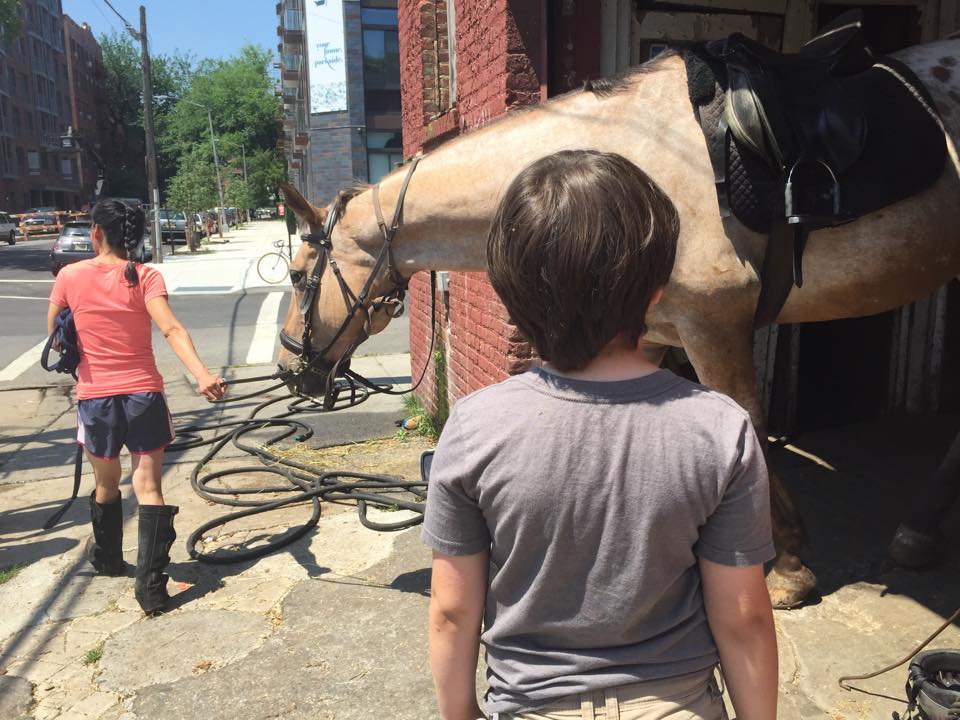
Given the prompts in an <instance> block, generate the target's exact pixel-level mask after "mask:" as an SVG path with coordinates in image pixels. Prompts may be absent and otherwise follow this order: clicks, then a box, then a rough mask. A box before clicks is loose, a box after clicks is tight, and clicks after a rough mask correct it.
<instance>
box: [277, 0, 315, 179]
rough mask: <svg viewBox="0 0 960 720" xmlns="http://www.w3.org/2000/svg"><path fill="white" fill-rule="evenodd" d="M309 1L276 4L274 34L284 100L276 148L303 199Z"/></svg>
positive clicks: (307, 134)
mask: <svg viewBox="0 0 960 720" xmlns="http://www.w3.org/2000/svg"><path fill="white" fill-rule="evenodd" d="M308 1H309V0H281V2H278V3H277V18H278V24H277V35H278V36H279V38H280V42H279V43H278V44H277V52H279V54H280V62H279V69H280V85H279V87H278V88H277V94H278V95H280V96H281V97H282V98H283V121H282V122H283V134H282V135H281V138H280V141H279V145H278V149H279V150H280V151H281V152H282V153H283V155H284V157H285V158H286V160H287V170H288V173H289V180H290V182H291V183H292V184H293V185H294V187H296V188H297V189H298V190H299V191H300V192H301V193H302V194H303V195H304V196H305V197H307V198H311V197H312V196H313V193H312V192H311V188H310V180H311V175H310V153H309V146H310V69H309V66H308V63H307V62H306V52H305V50H306V47H307V23H306V15H305V11H304V4H305V2H308Z"/></svg>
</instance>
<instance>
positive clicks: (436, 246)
mask: <svg viewBox="0 0 960 720" xmlns="http://www.w3.org/2000/svg"><path fill="white" fill-rule="evenodd" d="M898 57H899V59H900V60H901V61H903V62H905V63H906V64H907V65H908V66H909V67H911V69H913V70H914V72H916V74H917V75H918V77H920V79H921V80H922V82H923V83H924V84H925V85H926V86H927V88H928V89H929V91H930V94H931V95H932V96H933V98H934V100H935V102H936V104H937V106H938V109H939V111H940V114H941V116H942V118H943V124H944V132H945V135H946V140H947V147H948V153H949V157H948V160H947V163H946V167H945V170H944V173H943V175H942V177H941V179H940V180H939V181H938V182H937V183H936V184H934V185H933V186H932V187H930V188H929V189H927V190H925V191H924V192H922V193H920V194H918V195H915V196H914V197H912V198H910V199H908V200H905V201H902V202H899V203H897V204H895V205H892V206H890V207H887V208H885V209H883V210H881V211H878V212H874V213H872V214H870V215H867V216H865V217H863V218H861V219H859V220H858V221H856V222H855V223H851V224H848V225H843V226H839V227H835V228H831V229H825V230H821V231H817V232H814V233H812V234H811V236H810V238H809V241H808V244H807V248H806V253H805V257H804V275H805V278H806V279H805V282H804V285H803V287H802V288H794V289H793V290H792V292H791V293H790V296H789V298H788V299H787V302H786V304H785V305H784V307H783V309H782V310H781V312H780V315H779V316H778V318H777V322H778V323H801V322H812V321H819V320H834V319H837V318H851V317H858V316H864V315H872V314H875V313H879V312H883V311H886V310H890V309H892V308H895V307H897V306H899V305H903V304H905V303H909V302H912V301H914V300H916V299H918V298H922V297H925V296H927V295H929V294H930V293H932V292H933V291H935V290H936V289H937V288H939V287H940V286H942V285H943V284H944V283H946V282H948V281H949V280H950V279H951V278H953V277H956V276H957V275H958V274H960V233H958V232H957V228H958V227H960V202H958V198H960V163H958V159H957V151H956V146H957V144H958V143H960V62H958V61H960V40H947V41H942V42H937V43H931V44H928V45H922V46H916V47H914V48H910V49H908V50H905V51H903V52H901V53H899V54H898ZM571 148H591V149H596V150H602V151H608V152H617V153H620V154H621V155H624V156H625V157H627V158H628V159H630V160H631V161H633V162H634V163H636V164H637V165H638V166H640V167H641V168H643V170H644V171H646V172H647V173H648V174H649V175H650V176H651V177H653V178H654V180H655V181H656V182H657V183H658V184H659V185H660V187H662V188H663V189H664V190H665V191H666V192H667V194H669V196H670V197H671V198H672V199H673V202H674V204H675V205H676V207H677V210H678V211H679V213H680V218H681V232H680V238H679V246H678V251H677V259H676V266H675V268H674V270H673V275H672V277H671V279H670V282H669V284H668V285H667V287H666V289H665V292H664V295H663V300H662V301H661V302H660V303H659V304H658V305H657V306H656V308H655V309H654V311H653V313H652V315H651V318H650V322H649V328H650V330H649V334H648V335H647V341H648V343H649V346H650V349H651V351H652V352H653V353H655V354H658V355H660V357H662V353H663V352H665V350H666V348H667V347H668V346H679V347H683V348H684V349H685V350H686V353H687V355H688V357H689V358H690V360H691V362H692V363H693V366H694V367H695V368H696V371H697V374H698V375H699V377H700V379H701V381H702V382H703V383H704V384H706V385H708V386H710V387H712V388H715V389H717V390H719V391H721V392H723V393H725V394H727V395H729V396H730V397H732V398H733V399H734V400H736V401H737V402H738V403H740V405H742V406H743V407H744V408H746V409H747V410H748V411H749V412H750V413H751V415H752V417H753V419H754V422H755V424H756V427H757V429H758V434H759V436H760V437H765V434H764V422H765V420H764V417H763V411H762V408H761V403H760V401H759V395H758V389H757V383H756V373H755V370H754V365H753V353H752V348H753V336H754V327H753V319H754V311H755V308H756V305H757V298H758V294H759V289H760V288H759V280H758V268H759V267H760V264H761V263H762V261H763V256H764V249H765V246H766V242H767V238H766V237H765V236H764V235H761V234H757V233H755V232H752V231H750V230H748V229H746V228H745V227H744V226H743V225H741V224H740V223H739V222H737V221H736V220H735V219H733V218H721V215H720V211H719V208H718V203H717V193H716V190H715V188H714V172H713V169H712V167H711V164H710V158H709V156H708V153H707V146H706V143H705V141H704V136H703V132H702V131H701V128H700V126H699V125H698V123H697V121H696V119H695V118H694V114H693V112H692V110H691V107H690V100H689V99H688V92H687V75H686V71H685V68H684V64H683V61H682V59H681V58H680V57H677V56H669V57H665V58H662V59H659V60H656V61H653V62H652V63H650V64H648V65H647V66H644V67H643V68H642V69H641V70H640V71H635V72H634V73H632V74H630V75H628V76H627V77H626V79H625V80H624V83H623V88H622V89H620V90H618V91H617V92H614V93H603V94H602V95H601V94H598V93H594V92H591V91H590V90H589V89H585V90H582V91H575V92H572V93H568V94H566V95H563V96H561V97H558V98H555V99H552V100H550V101H547V102H544V103H542V104H541V105H538V106H535V107H534V108H531V109H529V110H526V111H524V112H518V113H512V114H508V115H507V116H506V117H504V118H502V119H499V120H497V121H495V122H493V123H491V124H490V125H488V126H485V127H483V128H482V129H479V130H477V131H475V132H471V133H469V134H466V135H464V136H462V137H460V138H458V139H456V140H453V141H451V142H449V143H446V144H443V145H441V146H440V147H438V148H437V149H436V150H433V151H431V152H430V153H428V154H427V155H425V156H424V157H423V158H422V160H421V162H420V163H419V166H418V167H417V169H416V172H415V173H414V174H413V175H412V176H411V181H410V184H409V190H408V192H407V194H406V197H405V202H404V205H403V214H402V220H403V222H402V225H401V226H400V229H399V232H398V234H397V235H396V239H395V242H394V244H393V251H392V261H391V263H390V264H389V267H390V270H391V272H388V271H387V266H386V265H381V266H379V268H378V269H377V272H376V277H374V278H373V282H372V286H371V288H370V290H371V292H370V296H369V297H368V298H367V299H366V300H365V303H366V304H367V305H370V301H371V299H372V298H375V297H377V296H382V295H385V294H388V293H389V292H390V290H391V289H392V288H393V287H394V284H395V283H396V281H397V280H399V279H408V278H409V277H410V276H411V275H412V274H413V273H415V272H417V271H420V270H454V271H483V270H484V269H485V245H486V234H487V229H488V226H489V224H490V220H491V217H492V215H493V212H494V209H495V207H496V205H497V202H498V200H499V199H500V196H501V193H502V192H503V191H504V189H505V188H506V187H507V185H508V184H509V183H510V181H511V180H512V179H513V178H514V177H515V176H516V174H517V173H518V172H519V171H520V170H521V169H522V168H523V167H525V166H526V165H528V164H529V163H531V162H533V161H534V160H536V159H538V158H540V157H542V156H544V155H547V154H550V153H553V152H556V151H558V150H564V149H571ZM406 177H407V172H406V170H405V169H403V168H401V169H400V170H398V171H397V172H394V173H393V174H391V175H389V176H388V177H386V178H384V179H383V180H382V181H381V183H380V186H379V195H380V197H379V201H380V203H382V208H383V214H384V215H385V216H386V217H387V218H388V219H389V217H390V215H391V214H392V213H393V211H394V209H395V207H396V205H397V201H398V198H399V195H400V187H401V184H402V183H403V181H404V179H405V178H406ZM283 191H284V194H285V195H286V198H287V204H288V207H289V208H290V209H292V210H293V211H294V212H295V213H296V215H297V217H298V218H299V220H300V221H301V222H302V223H303V224H304V225H307V226H309V227H310V230H311V233H320V232H321V230H322V227H323V224H324V221H325V220H326V217H327V213H328V212H329V211H330V209H322V210H321V209H317V208H315V207H313V206H312V205H311V204H310V203H308V202H307V201H306V200H305V199H304V198H303V197H302V196H301V195H300V194H299V193H298V192H297V191H296V190H295V189H294V188H292V187H290V186H285V187H284V188H283ZM331 208H335V210H336V211H337V213H338V215H339V219H338V221H337V223H336V224H335V226H334V227H333V230H332V233H331V236H330V242H331V249H330V250H329V253H330V256H331V257H333V258H334V259H335V262H336V264H337V266H338V267H339V270H340V273H341V275H342V278H343V281H344V283H345V284H346V285H347V286H348V287H349V288H351V289H352V292H353V293H355V294H356V293H358V292H359V289H360V288H361V287H362V286H363V285H364V283H365V281H366V280H367V279H368V277H369V276H370V275H371V273H372V271H373V270H374V267H375V263H376V258H377V256H378V254H379V253H380V251H381V248H382V246H383V242H384V241H383V235H382V232H381V229H380V227H379V225H378V222H377V219H376V212H375V207H374V193H372V192H370V190H369V189H359V188H357V189H353V190H351V191H346V192H343V193H341V194H340V196H339V197H338V200H337V201H336V202H335V203H334V204H333V205H331ZM326 252H327V250H325V249H323V248H322V247H320V246H318V245H317V244H316V243H307V242H304V243H303V244H302V245H301V247H300V249H299V252H298V253H297V255H296V257H295V258H294V260H293V262H292V264H291V269H292V270H291V273H292V274H291V278H292V279H293V280H294V285H295V294H296V298H295V301H294V302H292V303H291V306H290V310H289V312H288V315H287V318H286V321H285V325H284V332H285V334H286V335H288V336H289V337H293V338H299V337H301V336H302V333H303V315H302V309H301V307H300V303H299V302H298V301H301V300H302V299H303V295H304V291H305V290H306V289H307V288H306V283H307V278H308V275H309V272H310V271H311V270H312V269H313V268H314V266H315V265H316V263H317V261H318V259H319V258H320V256H321V255H322V254H325V253H326ZM320 280H321V286H320V291H319V292H318V293H317V294H316V297H315V299H314V303H312V305H313V310H312V312H311V313H310V317H311V334H310V344H311V345H312V347H313V349H314V350H315V351H317V352H320V351H321V350H324V356H325V359H326V360H327V361H330V362H333V361H335V360H336V359H337V358H339V357H341V356H345V355H349V353H351V352H352V351H353V350H354V349H355V347H356V344H357V341H358V337H359V338H362V337H366V335H365V334H363V335H362V333H366V334H371V333H373V332H376V331H377V330H379V329H382V328H383V327H384V326H385V325H386V323H387V322H389V319H390V316H391V311H390V308H389V306H376V307H372V308H370V318H369V322H367V321H366V320H365V318H363V317H362V315H363V313H358V314H356V315H355V316H354V317H353V318H352V320H350V321H349V322H348V323H347V326H346V327H345V328H344V329H343V331H342V332H339V333H338V331H339V330H340V327H341V325H342V324H343V323H344V319H345V318H346V317H347V313H348V309H349V308H348V305H347V304H346V303H345V300H344V292H343V286H342V285H341V284H340V283H339V281H338V280H337V279H336V277H335V276H334V273H333V272H332V271H331V269H330V267H329V263H326V262H325V266H324V268H323V269H322V274H321V277H320ZM641 311H642V309H641V308H637V312H641ZM333 340H335V341H334V342H332V345H331V341H333ZM297 364H298V359H297V358H296V356H294V355H293V354H291V353H290V352H288V351H286V350H282V351H281V356H280V365H281V366H282V367H286V368H295V367H296V366H297ZM771 496H772V513H773V520H774V535H775V541H776V545H777V550H778V555H777V559H776V561H775V564H774V567H773V569H772V571H771V572H770V574H769V575H768V586H769V588H770V593H771V598H772V599H773V602H774V603H775V604H776V605H778V606H781V607H782V606H792V605H795V604H797V603H799V602H801V601H802V600H803V598H804V597H805V596H806V595H807V594H808V593H809V592H810V591H811V590H812V589H813V587H814V585H815V583H816V580H815V577H814V575H813V573H812V572H811V571H810V570H809V569H807V568H806V567H805V566H804V565H803V564H802V563H801V561H800V558H799V552H800V544H801V541H802V534H803V533H802V525H801V520H800V518H799V517H798V514H797V513H796V511H795V510H794V508H793V505H792V503H791V501H790V499H789V497H788V495H787V493H786V491H785V489H784V487H783V485H782V484H781V482H780V481H779V480H778V479H777V478H776V477H773V476H772V477H771Z"/></svg>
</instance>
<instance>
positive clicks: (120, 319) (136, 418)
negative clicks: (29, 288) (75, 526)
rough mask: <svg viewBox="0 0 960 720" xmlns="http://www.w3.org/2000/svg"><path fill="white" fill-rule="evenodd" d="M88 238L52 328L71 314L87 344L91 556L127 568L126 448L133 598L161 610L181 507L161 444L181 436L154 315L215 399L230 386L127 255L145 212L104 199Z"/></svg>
mask: <svg viewBox="0 0 960 720" xmlns="http://www.w3.org/2000/svg"><path fill="white" fill-rule="evenodd" d="M91 219H92V221H93V225H92V227H91V229H90V237H91V239H92V241H93V249H94V251H95V252H96V253H97V255H96V257H94V258H92V259H91V260H84V261H83V262H78V263H75V264H73V265H67V266H66V267H65V268H63V269H62V270H61V271H60V273H59V274H58V275H57V280H56V282H55V283H54V286H53V292H52V293H51V294H50V307H49V310H48V312H47V331H48V333H50V332H52V331H53V323H54V318H56V316H57V314H58V313H59V312H60V311H61V310H62V309H63V308H64V307H69V308H70V309H71V310H72V311H73V317H74V322H75V323H76V326H77V337H78V340H79V343H78V345H79V349H80V366H79V368H78V369H77V378H78V380H77V442H79V443H80V444H81V445H83V446H84V448H85V450H86V454H87V458H88V459H89V461H90V464H91V465H92V466H93V472H94V476H95V478H96V485H97V487H96V490H95V491H94V492H93V493H92V494H91V496H90V519H91V521H92V523H93V537H92V538H91V539H90V540H89V541H88V542H87V548H86V555H87V558H88V559H89V560H90V563H91V564H92V565H93V567H94V568H95V569H96V570H97V572H98V573H100V574H102V575H111V576H117V575H123V574H124V573H125V572H126V563H125V562H124V561H123V548H122V533H123V514H122V510H121V504H120V487H119V486H120V478H121V476H122V470H121V467H120V460H119V455H120V448H121V447H122V446H124V445H126V447H127V449H128V450H129V451H130V454H131V455H132V456H133V492H134V494H136V496H137V502H138V503H139V505H140V512H139V545H138V551H137V569H136V597H137V602H139V603H140V607H142V608H143V610H144V612H146V613H148V614H153V613H156V612H159V611H162V610H163V609H164V608H165V606H166V603H167V601H169V599H170V596H169V595H168V594H167V575H165V574H164V570H165V569H166V567H167V564H168V563H169V562H170V547H171V545H173V541H174V539H176V537H177V534H176V532H175V531H174V529H173V517H174V515H176V514H177V511H178V510H179V508H177V507H176V506H173V505H165V504H164V502H163V492H162V489H161V484H160V472H161V468H162V465H163V451H164V448H166V446H167V445H169V444H170V442H171V441H172V440H173V438H174V432H173V421H172V419H171V417H170V412H169V411H168V410H167V403H166V399H165V398H164V395H163V378H162V377H161V376H160V373H159V372H158V371H157V365H156V362H155V360H154V358H153V346H152V342H151V330H152V328H151V320H152V321H153V322H155V323H156V324H157V327H158V328H159V329H160V331H161V332H162V333H163V335H164V337H165V338H166V339H167V342H168V343H170V347H172V348H173V350H174V352H175V353H176V354H177V357H179V358H180V360H181V361H182V362H183V364H184V365H185V366H186V368H187V370H189V371H190V372H191V374H192V375H193V376H194V378H196V381H197V385H198V391H199V392H200V394H202V395H204V396H205V397H207V398H208V399H210V400H216V399H219V398H221V397H223V394H224V391H225V389H226V386H225V385H224V382H223V380H222V379H221V378H219V377H217V376H215V375H213V374H211V373H210V372H209V371H208V370H207V368H206V366H204V364H203V362H202V361H201V360H200V358H199V357H198V355H197V351H196V349H195V348H194V346H193V341H192V340H191V339H190V335H189V333H187V331H186V330H185V329H184V327H183V326H182V325H181V324H180V323H179V322H178V320H177V318H176V317H175V316H174V314H173V311H172V310H171V309H170V305H169V304H168V303H167V289H166V287H165V285H164V283H163V276H162V275H161V274H160V273H159V272H157V271H156V270H154V269H153V268H151V267H147V266H145V265H140V264H139V263H135V262H133V260H130V259H129V255H128V254H129V253H130V252H132V251H133V250H134V248H136V247H137V245H138V244H139V243H140V241H141V238H142V237H143V226H144V216H143V210H141V209H140V208H134V207H131V206H130V205H127V204H126V203H124V202H122V201H120V200H101V201H100V202H98V203H97V204H96V206H94V208H93V211H92V212H91Z"/></svg>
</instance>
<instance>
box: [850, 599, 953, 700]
mask: <svg viewBox="0 0 960 720" xmlns="http://www.w3.org/2000/svg"><path fill="white" fill-rule="evenodd" d="M957 620H960V608H957V610H956V612H954V613H953V615H951V616H950V617H948V618H947V619H946V621H945V622H944V623H943V625H941V626H940V627H939V628H937V629H936V631H934V632H933V633H931V634H930V635H929V636H928V637H927V639H926V640H924V641H923V642H922V643H920V644H919V645H917V647H916V648H914V649H913V650H911V651H910V653H909V654H908V655H906V656H905V657H904V658H903V659H902V660H898V661H897V662H895V663H891V664H890V665H887V666H886V667H883V668H880V669H879V670H874V671H873V672H871V673H867V674H866V675H844V676H843V677H840V678H837V684H838V685H839V686H840V687H842V688H843V689H844V690H857V688H855V687H853V686H852V685H850V684H849V683H850V682H851V681H852V680H869V679H870V678H875V677H877V676H878V675H883V674H884V673H888V672H890V671H891V670H896V669H897V668H898V667H900V666H901V665H905V664H906V663H908V662H909V661H910V660H912V659H913V658H914V657H915V656H916V655H918V654H919V653H920V651H921V650H923V649H924V648H925V647H926V646H927V645H929V644H930V643H932V642H933V641H934V640H935V639H936V638H937V636H939V635H940V633H942V632H943V631H944V630H946V629H947V628H948V627H950V626H951V625H952V624H953V623H955V622H956V621H957Z"/></svg>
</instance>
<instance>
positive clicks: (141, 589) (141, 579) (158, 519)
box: [136, 505, 180, 615]
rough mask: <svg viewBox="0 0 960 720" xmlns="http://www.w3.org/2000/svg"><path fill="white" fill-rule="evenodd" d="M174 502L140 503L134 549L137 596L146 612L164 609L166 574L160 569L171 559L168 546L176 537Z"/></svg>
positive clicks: (177, 510)
mask: <svg viewBox="0 0 960 720" xmlns="http://www.w3.org/2000/svg"><path fill="white" fill-rule="evenodd" d="M179 510H180V508H178V507H176V506H175V505H141V506H140V543H139V546H138V548H137V583H136V596H137V602H138V603H140V607H141V608H143V611H144V612H145V613H147V614H148V615H153V614H154V613H157V612H161V611H163V610H164V609H166V605H167V602H168V601H169V600H170V596H169V595H168V594H167V580H168V577H167V575H166V573H164V572H163V571H164V570H165V569H166V567H167V565H168V564H169V562H170V547H171V546H172V545H173V541H174V540H176V538H177V533H176V531H175V530H174V529H173V516H174V515H176V514H177V512H179Z"/></svg>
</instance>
